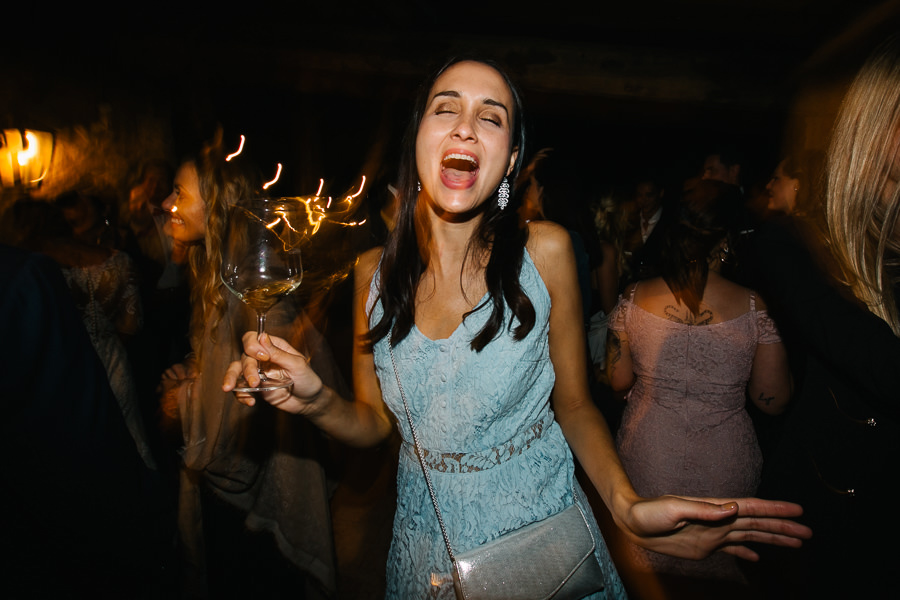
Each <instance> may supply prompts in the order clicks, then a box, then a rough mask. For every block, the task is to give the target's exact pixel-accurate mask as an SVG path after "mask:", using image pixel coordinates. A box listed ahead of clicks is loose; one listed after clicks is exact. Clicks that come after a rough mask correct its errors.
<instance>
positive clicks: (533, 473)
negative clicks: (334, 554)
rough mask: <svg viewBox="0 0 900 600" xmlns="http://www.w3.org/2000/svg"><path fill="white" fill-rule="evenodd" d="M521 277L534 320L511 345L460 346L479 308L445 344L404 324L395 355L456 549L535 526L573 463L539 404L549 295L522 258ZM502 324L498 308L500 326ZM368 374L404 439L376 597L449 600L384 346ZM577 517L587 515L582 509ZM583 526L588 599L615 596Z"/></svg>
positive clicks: (439, 546) (481, 317) (505, 337)
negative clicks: (599, 577) (381, 589)
mask: <svg viewBox="0 0 900 600" xmlns="http://www.w3.org/2000/svg"><path fill="white" fill-rule="evenodd" d="M378 278H379V275H378V274H376V276H375V277H374V278H373V283H372V288H371V290H370V293H369V303H368V308H369V310H370V322H371V323H375V322H377V320H378V319H379V318H380V317H381V315H382V314H383V313H382V308H381V305H380V304H379V303H378V302H376V297H377V285H378ZM520 280H521V283H522V287H523V289H524V291H525V293H526V294H527V295H528V297H529V299H530V300H531V302H532V303H533V304H534V307H535V311H536V313H537V320H536V323H535V326H534V328H533V329H532V331H531V332H530V333H529V334H528V336H527V337H526V338H525V339H523V340H521V341H518V342H517V341H515V340H514V339H513V337H512V335H511V334H510V333H509V332H508V331H506V330H504V331H503V333H502V334H501V335H500V336H499V337H498V338H497V339H495V340H494V341H492V342H491V343H490V344H488V345H487V347H485V348H484V350H482V351H481V352H480V353H477V352H474V351H473V350H472V349H471V347H470V346H469V344H470V342H471V340H472V338H473V337H474V336H475V335H476V334H477V333H478V332H479V331H480V330H481V328H482V326H483V325H484V323H485V321H486V319H487V317H488V316H489V314H490V310H491V309H490V307H489V306H484V307H482V308H481V309H480V310H477V311H475V312H474V313H473V314H471V315H470V316H469V317H468V318H467V319H466V320H465V321H464V322H463V323H462V324H461V325H460V326H459V328H458V329H457V330H456V331H455V332H454V333H453V334H452V335H451V336H450V337H448V338H446V339H441V340H432V339H429V338H428V337H426V336H425V335H423V334H422V333H421V332H420V331H419V330H418V329H417V328H416V327H413V329H412V331H411V332H410V334H409V335H408V336H407V337H406V338H405V339H404V340H403V341H402V342H400V343H399V344H398V345H397V346H396V347H395V348H394V357H395V359H396V362H397V369H398V371H399V373H400V377H401V381H402V384H403V389H404V390H405V392H406V397H407V400H408V402H409V405H410V406H409V408H410V411H411V413H412V418H413V420H414V421H415V423H416V428H417V430H418V435H419V440H420V443H421V445H422V448H423V449H425V452H426V454H427V457H426V462H427V464H428V465H429V468H430V469H431V477H432V481H433V484H434V487H435V493H436V496H437V499H438V502H439V504H440V507H441V511H442V514H443V518H444V521H445V525H446V527H447V533H448V534H449V537H450V542H451V545H452V546H453V549H454V551H455V552H464V551H466V550H470V549H472V548H474V547H475V546H478V545H480V544H483V543H485V542H488V541H490V540H492V539H495V538H497V537H499V536H500V535H502V534H504V533H507V532H509V531H512V530H514V529H517V528H519V527H522V526H523V525H527V524H529V523H532V522H534V521H538V520H541V519H544V518H545V517H548V516H550V515H552V514H554V513H556V512H558V511H560V510H562V509H563V508H565V507H567V506H569V505H570V504H571V503H572V501H573V483H574V466H573V464H574V463H573V458H572V454H571V452H570V451H569V447H568V445H567V444H566V440H565V439H564V438H563V434H562V430H561V429H560V427H559V425H558V424H557V423H556V421H555V420H554V418H553V412H552V411H551V409H550V403H549V402H550V391H551V390H552V388H553V383H554V381H555V376H554V372H553V366H552V364H551V363H550V355H549V345H548V338H547V334H548V328H549V322H548V319H549V315H550V296H549V293H548V291H547V288H546V287H545V286H544V283H543V281H542V280H541V277H540V275H539V273H538V271H537V269H536V267H535V265H534V263H533V262H532V260H531V258H530V257H529V256H528V254H527V253H526V255H525V257H524V260H523V264H522V272H521V275H520ZM509 316H510V313H509V309H508V308H507V315H506V318H505V320H504V322H508V320H509ZM375 369H376V373H377V375H378V379H379V381H380V383H381V390H382V394H383V397H384V400H385V402H386V403H387V405H388V407H389V408H390V409H391V410H392V411H393V413H394V414H395V415H396V416H397V421H398V424H399V428H400V432H401V435H402V437H403V440H404V442H403V445H402V448H401V450H400V466H399V472H398V476H397V512H396V515H395V519H394V533H393V542H392V544H391V550H390V555H389V560H388V564H387V597H388V598H396V599H403V600H406V599H410V598H416V599H419V598H453V597H454V594H453V582H452V578H451V576H450V559H449V557H448V555H447V550H446V547H445V546H444V542H443V539H442V537H441V533H440V529H439V527H438V523H437V517H436V516H435V512H434V508H433V506H432V504H431V499H430V497H429V494H428V490H427V487H426V484H425V478H424V476H423V474H422V469H421V467H420V466H419V463H418V460H417V458H416V455H415V450H414V448H413V445H412V435H411V432H410V430H409V424H408V423H407V420H406V416H405V413H404V409H403V402H402V400H401V397H400V392H399V389H398V387H397V381H396V378H395V376H394V371H393V368H392V366H391V358H390V354H389V351H388V342H387V338H385V339H382V340H381V341H379V342H378V343H377V344H376V345H375ZM577 489H578V491H577V494H578V496H579V498H578V501H579V503H580V504H581V505H582V506H583V507H585V508H586V502H585V501H584V497H583V492H582V491H581V490H580V488H577ZM585 513H586V514H587V515H588V516H590V515H591V513H590V509H589V508H586V511H585ZM589 521H591V524H592V527H593V530H594V533H595V536H594V537H595V539H597V540H598V542H599V543H598V546H597V552H596V553H597V557H598V559H599V560H600V564H601V565H602V566H603V568H604V573H605V577H606V588H605V591H604V592H601V593H599V594H596V595H593V596H590V597H591V598H624V596H625V594H624V591H623V587H622V583H621V581H620V580H619V577H618V575H617V573H616V571H615V568H614V567H613V565H612V561H611V559H610V558H609V554H608V552H607V549H606V546H605V544H604V543H603V541H602V537H601V536H600V532H599V529H598V528H597V524H596V522H595V521H594V519H593V517H592V516H591V517H590V519H589Z"/></svg>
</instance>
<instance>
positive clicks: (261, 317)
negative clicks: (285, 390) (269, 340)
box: [256, 311, 268, 381]
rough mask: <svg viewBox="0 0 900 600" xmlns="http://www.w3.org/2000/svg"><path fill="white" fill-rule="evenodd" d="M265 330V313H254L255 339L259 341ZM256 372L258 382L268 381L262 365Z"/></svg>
mask: <svg viewBox="0 0 900 600" xmlns="http://www.w3.org/2000/svg"><path fill="white" fill-rule="evenodd" d="M265 330H266V313H264V312H258V311H257V313H256V339H259V338H260V337H262V334H263V332H264V331H265ZM256 371H257V373H259V380H260V381H267V380H268V378H267V377H266V374H265V373H263V370H262V365H260V366H259V367H257V369H256Z"/></svg>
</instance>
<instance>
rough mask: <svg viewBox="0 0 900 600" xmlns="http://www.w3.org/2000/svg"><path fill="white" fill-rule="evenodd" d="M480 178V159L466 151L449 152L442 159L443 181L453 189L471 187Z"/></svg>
mask: <svg viewBox="0 0 900 600" xmlns="http://www.w3.org/2000/svg"><path fill="white" fill-rule="evenodd" d="M476 179H478V159H477V158H475V156H473V155H471V154H468V153H465V152H449V153H447V154H446V155H445V156H444V158H443V159H442V160H441V182H442V183H443V184H444V185H445V186H447V187H448V188H452V189H465V188H468V187H471V186H472V185H473V184H474V183H475V180H476Z"/></svg>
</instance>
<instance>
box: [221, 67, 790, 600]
mask: <svg viewBox="0 0 900 600" xmlns="http://www.w3.org/2000/svg"><path fill="white" fill-rule="evenodd" d="M522 118H523V115H522V106H521V100H520V98H519V94H518V92H517V91H516V88H515V87H514V86H513V85H512V84H511V82H510V81H509V79H508V77H507V76H506V75H505V74H503V72H502V71H500V70H499V69H498V68H497V67H495V66H494V65H493V64H491V63H487V62H484V61H475V60H456V61H452V62H450V63H448V64H447V65H446V66H445V67H443V68H442V69H440V70H439V71H437V72H436V74H435V75H434V76H433V77H432V78H430V79H429V80H427V81H426V83H425V85H424V86H423V88H422V90H421V95H420V96H419V99H418V102H417V104H416V105H415V112H414V113H413V116H412V119H411V120H410V125H409V128H408V129H407V136H406V140H405V145H404V148H405V152H404V155H403V156H402V157H401V161H402V163H401V170H400V183H401V185H400V207H399V215H398V219H397V224H396V227H395V228H394V230H393V231H392V232H391V235H390V237H389V239H388V242H387V245H386V247H385V248H384V249H381V248H377V249H374V250H372V251H369V252H368V253H366V254H364V255H363V256H362V257H360V259H359V262H358V264H357V268H356V299H355V303H354V304H355V316H354V323H355V332H356V335H357V339H358V341H359V343H358V344H356V345H355V349H354V364H353V375H354V378H353V379H354V391H355V398H354V399H353V400H352V401H351V400H349V399H348V398H347V396H342V395H340V394H339V393H337V392H335V391H334V390H333V389H331V388H330V387H329V386H327V385H325V384H323V382H322V380H321V378H320V377H319V375H318V374H317V373H316V372H315V370H314V369H310V368H309V365H308V363H307V360H306V357H305V356H304V355H303V354H301V353H300V352H298V351H297V350H296V349H294V348H292V347H291V346H290V345H289V344H287V343H285V342H284V341H283V340H280V339H278V338H277V337H275V336H268V335H266V336H263V337H262V338H261V339H257V338H256V335H255V334H248V335H245V337H244V352H245V356H244V358H243V359H242V361H241V362H240V363H235V364H234V365H232V368H231V369H230V370H229V372H228V377H227V379H226V380H225V382H224V389H226V390H230V389H233V386H234V382H235V379H236V377H237V375H238V374H239V373H240V372H243V374H244V375H245V376H246V377H248V379H249V380H250V381H251V382H252V381H257V380H258V379H259V377H258V375H257V374H256V371H255V368H256V366H257V359H260V360H264V361H270V362H269V365H270V366H269V368H270V369H271V371H272V372H280V373H282V374H283V375H285V376H288V377H290V378H291V379H293V382H294V386H293V389H292V390H282V391H276V392H267V393H263V394H261V396H262V399H264V400H265V401H266V402H269V403H271V404H273V405H275V406H277V407H278V408H280V409H282V410H284V411H288V412H291V413H297V414H301V415H304V416H305V417H306V418H307V419H308V420H309V421H311V422H312V423H314V424H315V425H317V426H318V427H320V428H322V429H323V430H325V431H327V432H328V433H329V434H330V435H332V436H334V437H335V438H337V439H338V440H341V441H343V442H345V443H348V444H351V445H356V446H366V445H373V444H377V443H379V442H380V441H382V440H383V439H385V438H386V437H387V436H388V435H390V433H391V431H392V430H393V427H394V426H395V424H396V426H397V427H398V428H399V429H400V433H401V435H402V438H403V440H404V443H403V447H402V448H401V450H400V464H399V472H398V476H397V491H398V494H397V511H396V514H395V518H394V532H393V542H392V545H391V551H390V555H389V561H388V568H387V579H388V582H387V594H386V596H387V597H388V598H403V599H407V598H428V597H438V598H451V597H453V595H454V586H453V578H452V576H451V561H450V557H449V553H448V550H447V548H446V547H445V538H444V537H443V535H442V528H441V526H440V525H439V519H438V517H437V514H436V510H435V507H434V505H433V504H432V497H431V496H430V494H429V489H428V488H429V486H427V485H426V479H425V477H424V476H423V474H424V473H429V476H430V478H431V480H432V483H433V489H434V498H436V501H437V503H438V504H439V505H440V510H441V513H442V515H443V522H444V524H445V525H446V535H447V537H446V541H447V543H449V545H450V546H451V547H452V548H453V550H454V551H455V552H457V553H460V552H465V551H467V550H471V549H474V548H477V547H479V546H481V545H482V544H485V543H486V542H489V541H491V540H495V539H497V538H498V537H500V536H502V535H503V534H505V533H507V532H511V531H514V530H517V529H519V528H521V527H523V526H526V525H528V524H531V523H535V522H538V521H541V520H544V519H546V518H547V517H549V516H551V515H553V514H555V513H559V512H560V511H562V510H564V509H567V508H568V507H571V506H572V505H573V504H577V505H578V506H579V507H580V509H581V512H582V513H583V514H584V515H585V519H586V520H585V523H586V524H588V527H589V529H590V531H591V532H592V537H593V538H594V539H595V540H596V542H595V552H594V559H595V560H596V562H597V563H598V564H599V566H600V567H601V568H602V570H603V573H604V574H603V576H602V577H599V578H596V579H593V580H592V586H593V587H592V589H593V590H594V591H592V592H590V593H589V595H588V596H585V597H589V598H618V597H622V596H623V595H624V590H623V588H622V585H621V582H620V580H619V578H618V576H617V574H616V571H615V568H614V567H613V566H612V564H611V562H610V559H609V556H608V553H607V552H606V546H605V544H604V543H603V542H602V538H601V536H600V534H599V530H598V527H597V524H596V522H595V520H594V519H593V516H592V514H591V512H590V508H589V507H588V505H587V502H586V500H585V497H584V494H583V493H582V491H581V488H580V487H579V486H578V483H577V482H576V480H575V469H574V457H573V455H572V452H571V451H570V449H569V447H570V446H571V448H572V450H574V454H575V455H576V456H577V457H578V460H579V461H580V463H581V464H582V465H583V466H584V468H585V471H586V472H587V474H588V476H589V478H590V481H591V483H592V484H593V485H594V486H595V487H596V488H597V490H598V491H599V493H600V495H601V497H602V498H603V499H604V501H605V502H606V503H607V505H608V506H609V507H610V510H611V511H612V513H613V516H614V517H615V519H616V521H617V523H618V524H619V525H620V526H621V527H622V528H623V529H625V530H626V531H627V532H628V535H629V536H630V537H631V538H632V539H635V540H640V542H641V543H644V544H647V545H650V546H652V547H655V548H657V549H659V550H661V551H664V552H672V553H676V554H680V555H682V556H695V557H696V556H703V555H706V554H709V553H711V552H713V551H715V550H716V549H718V548H722V549H724V550H725V551H727V552H732V553H734V554H737V555H740V556H744V557H747V558H753V557H754V556H755V554H753V553H751V552H750V551H749V550H748V549H747V548H746V547H745V546H744V545H743V542H744V541H748V540H761V541H768V542H775V543H785V544H790V545H793V544H796V543H799V542H798V540H797V539H796V537H803V536H805V535H806V531H805V529H803V528H797V527H796V526H795V525H794V524H793V523H792V522H789V521H784V520H782V517H785V516H791V515H795V514H797V507H795V506H793V505H784V504H781V503H768V502H762V501H758V500H755V499H741V500H736V501H725V503H724V504H722V503H720V501H701V500H697V499H685V498H675V497H666V498H656V499H645V498H642V497H639V496H638V495H637V494H636V493H635V492H634V490H633V489H632V487H631V484H630V483H629V482H628V478H627V476H626V475H625V473H624V471H623V470H622V467H621V464H620V463H619V460H618V458H617V457H616V454H615V449H614V446H613V444H612V441H611V439H610V434H609V431H608V429H607V428H606V424H605V422H604V421H603V418H602V416H601V415H600V413H599V411H598V410H597V409H596V407H595V406H594V404H593V402H592V401H591V398H590V394H589V392H588V384H587V365H586V362H587V361H585V360H584V348H585V340H584V326H583V318H582V312H581V302H580V294H579V293H578V280H577V276H576V269H575V262H574V255H573V251H572V244H571V241H570V237H569V235H568V233H567V232H566V230H565V229H563V228H562V227H560V226H558V225H556V224H554V223H551V222H548V221H536V222H532V223H529V224H528V225H527V226H526V227H524V228H522V227H520V226H519V222H518V214H517V212H516V208H517V207H516V202H517V200H516V196H515V194H514V193H513V190H510V189H509V187H510V182H512V181H515V176H516V172H517V170H518V168H519V164H520V161H521V156H522V154H523V152H524V150H525V148H524V143H525V139H524V129H523V125H522ZM239 398H240V399H241V400H242V401H243V402H246V403H247V404H249V405H254V404H255V402H256V401H257V398H256V397H253V396H250V395H248V394H239ZM407 406H408V410H409V413H408V414H407V409H406V407H407ZM410 422H412V423H413V424H415V427H416V429H417V430H418V436H417V437H418V442H416V440H415V438H414V437H413V428H412V427H411V426H410ZM416 446H418V447H419V449H420V450H421V451H422V452H421V454H418V455H417V452H416V450H415V447H416ZM420 461H421V462H420ZM757 517H759V518H757ZM534 567H535V569H538V568H539V567H540V565H538V564H535V565H534Z"/></svg>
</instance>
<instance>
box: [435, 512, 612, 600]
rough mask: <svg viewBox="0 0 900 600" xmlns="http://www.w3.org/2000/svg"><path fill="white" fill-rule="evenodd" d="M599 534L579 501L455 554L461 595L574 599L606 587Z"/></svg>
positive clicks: (456, 581)
mask: <svg viewBox="0 0 900 600" xmlns="http://www.w3.org/2000/svg"><path fill="white" fill-rule="evenodd" d="M594 545H595V544H594V538H593V536H592V535H591V530H590V528H589V527H588V525H587V522H586V520H585V518H584V514H582V512H581V509H580V508H579V507H578V505H577V504H573V505H572V506H570V507H568V508H566V509H564V510H562V511H560V512H558V513H556V514H555V515H552V516H550V517H547V518H546V519H544V520H543V521H538V522H537V523H532V524H530V525H526V526H525V527H522V528H520V529H517V530H515V531H511V532H510V533H507V534H506V535H503V536H501V537H499V538H497V539H496V540H493V541H491V542H488V543H487V544H483V545H481V546H478V547H477V548H474V549H472V550H469V551H468V552H463V553H462V554H457V555H456V560H455V561H453V585H454V587H455V589H456V597H457V598H459V599H466V600H468V599H473V600H474V599H488V598H496V599H497V600H501V599H502V600H534V599H536V598H542V599H543V598H554V599H558V600H570V599H571V600H575V599H576V598H584V597H585V596H587V595H589V594H592V593H594V592H599V591H600V590H602V589H603V571H602V570H601V568H600V564H599V563H598V562H597V559H596V557H595V556H594Z"/></svg>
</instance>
